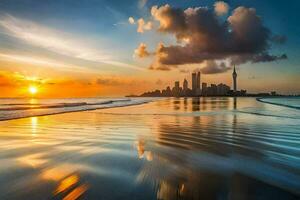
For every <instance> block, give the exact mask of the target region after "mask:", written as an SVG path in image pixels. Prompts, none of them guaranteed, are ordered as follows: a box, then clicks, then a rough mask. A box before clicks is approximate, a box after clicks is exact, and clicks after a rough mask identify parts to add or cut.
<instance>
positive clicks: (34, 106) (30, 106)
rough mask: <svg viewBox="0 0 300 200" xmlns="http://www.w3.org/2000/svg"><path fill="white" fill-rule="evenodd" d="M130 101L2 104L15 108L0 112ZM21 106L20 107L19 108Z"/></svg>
mask: <svg viewBox="0 0 300 200" xmlns="http://www.w3.org/2000/svg"><path fill="white" fill-rule="evenodd" d="M126 101H130V99H121V100H109V101H103V102H98V103H87V102H77V103H58V104H25V103H23V104H2V105H4V106H11V105H13V106H15V107H7V108H0V111H13V110H30V109H46V108H65V107H78V106H96V105H105V104H112V103H115V102H126ZM20 106H21V107H20Z"/></svg>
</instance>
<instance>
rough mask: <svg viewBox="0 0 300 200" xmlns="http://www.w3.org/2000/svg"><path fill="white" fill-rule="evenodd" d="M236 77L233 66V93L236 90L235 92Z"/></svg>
mask: <svg viewBox="0 0 300 200" xmlns="http://www.w3.org/2000/svg"><path fill="white" fill-rule="evenodd" d="M236 77H237V73H236V71H235V65H234V67H233V72H232V79H233V91H234V93H236V90H237V84H236Z"/></svg>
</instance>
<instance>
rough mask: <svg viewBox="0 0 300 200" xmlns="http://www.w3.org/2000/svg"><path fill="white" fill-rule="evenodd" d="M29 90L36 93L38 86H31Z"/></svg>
mask: <svg viewBox="0 0 300 200" xmlns="http://www.w3.org/2000/svg"><path fill="white" fill-rule="evenodd" d="M28 90H29V92H30V94H36V93H37V91H38V90H37V88H36V87H35V86H30V87H29V88H28Z"/></svg>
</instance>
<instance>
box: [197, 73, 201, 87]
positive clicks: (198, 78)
mask: <svg viewBox="0 0 300 200" xmlns="http://www.w3.org/2000/svg"><path fill="white" fill-rule="evenodd" d="M200 76H201V73H200V72H198V73H197V90H200Z"/></svg>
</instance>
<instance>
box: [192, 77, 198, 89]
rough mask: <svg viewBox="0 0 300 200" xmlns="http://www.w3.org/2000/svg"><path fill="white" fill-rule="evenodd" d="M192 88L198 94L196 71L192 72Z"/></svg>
mask: <svg viewBox="0 0 300 200" xmlns="http://www.w3.org/2000/svg"><path fill="white" fill-rule="evenodd" d="M192 90H193V93H194V94H196V90H197V75H196V73H192Z"/></svg>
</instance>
